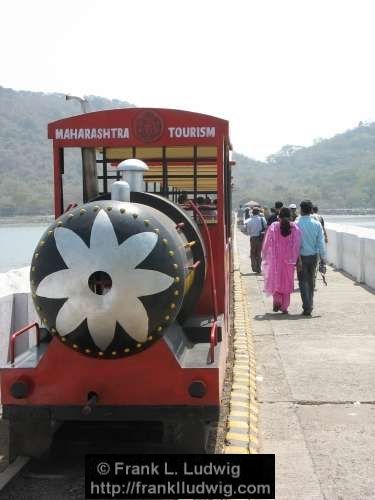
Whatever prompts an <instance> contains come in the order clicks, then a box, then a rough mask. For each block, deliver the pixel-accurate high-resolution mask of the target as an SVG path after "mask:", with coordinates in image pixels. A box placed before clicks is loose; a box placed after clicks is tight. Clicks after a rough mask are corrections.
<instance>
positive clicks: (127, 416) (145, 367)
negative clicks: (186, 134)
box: [1, 159, 220, 454]
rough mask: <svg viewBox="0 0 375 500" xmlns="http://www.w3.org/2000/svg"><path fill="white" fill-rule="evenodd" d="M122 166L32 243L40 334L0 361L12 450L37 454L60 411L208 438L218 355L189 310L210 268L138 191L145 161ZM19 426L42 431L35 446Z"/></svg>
mask: <svg viewBox="0 0 375 500" xmlns="http://www.w3.org/2000/svg"><path fill="white" fill-rule="evenodd" d="M118 169H119V170H120V171H121V175H122V180H120V181H117V182H115V183H114V184H113V186H112V190H111V199H105V200H103V199H102V200H100V199H98V200H96V201H92V202H90V203H86V204H83V205H81V206H77V207H75V208H73V209H71V210H68V211H67V212H65V213H64V214H63V215H61V216H60V217H59V218H58V219H57V220H56V221H55V222H54V223H53V224H52V225H51V226H50V227H49V228H48V229H47V230H46V231H45V233H44V234H43V236H42V238H41V240H40V241H39V243H38V245H37V248H36V250H35V252H34V255H33V259H32V265H31V276H30V280H31V291H32V298H33V302H34V306H35V309H36V311H37V313H38V315H39V317H40V322H41V330H40V339H39V341H38V343H37V345H35V346H34V347H33V348H32V349H31V350H30V351H29V352H28V353H27V355H26V356H23V357H19V358H17V359H16V361H14V359H13V360H11V361H13V363H10V364H9V365H8V366H7V367H5V368H3V369H2V386H1V393H2V404H3V415H4V418H6V419H9V420H10V421H11V424H12V425H13V426H16V427H17V433H18V435H20V433H21V434H22V433H23V438H21V439H19V440H18V445H17V446H18V448H17V453H25V454H37V453H39V452H40V448H41V446H42V447H43V445H41V444H40V443H41V442H42V443H44V446H45V445H46V443H47V442H48V439H49V437H50V436H51V435H52V433H53V428H54V426H55V427H56V422H63V421H67V420H96V421H129V420H130V421H135V420H136V421H138V420H144V421H162V422H163V423H164V424H165V431H166V432H165V435H166V434H167V429H170V428H173V429H174V430H175V431H176V432H175V435H176V436H183V437H184V439H185V444H186V443H190V444H191V445H194V444H196V443H197V442H199V443H201V446H203V447H204V444H203V440H204V437H203V436H204V432H205V424H206V423H207V422H210V421H213V420H215V418H216V417H217V414H218V409H219V406H220V390H219V374H218V370H219V366H218V360H219V359H220V356H216V360H215V361H214V362H213V363H211V362H210V350H211V349H212V338H211V333H212V330H211V329H210V328H209V326H210V325H209V324H205V325H202V324H201V322H199V319H197V318H196V317H194V315H193V309H194V306H195V304H196V303H197V301H198V299H199V296H200V294H201V291H202V287H203V284H204V280H205V275H206V257H205V248H204V243H203V240H202V237H201V235H200V232H199V229H198V228H197V226H196V225H195V223H194V221H193V219H192V217H190V216H189V215H187V213H186V212H185V211H183V210H181V209H180V208H179V207H178V206H177V205H176V204H174V203H172V202H170V201H169V200H167V199H165V198H162V197H160V196H157V195H154V194H149V193H145V192H143V191H142V185H143V179H142V176H143V172H144V171H145V170H147V165H146V164H145V163H143V162H142V161H140V160H134V159H133V160H126V161H124V162H122V163H121V164H120V165H119V166H118ZM206 323H207V321H206ZM208 323H209V321H208ZM219 348H220V346H216V348H215V349H219ZM181 429H182V431H183V430H184V429H185V430H186V429H188V431H187V432H180V431H181ZM38 430H39V431H38ZM27 432H28V433H29V434H30V433H31V434H33V435H34V436H36V435H37V434H38V432H40V435H41V440H39V446H38V447H37V451H36V448H35V446H34V444H35V443H34V444H33V445H32V444H30V443H31V441H30V439H29V438H28V437H27V436H26V433H27ZM45 436H47V439H46V438H45ZM202 449H203V448H202ZM194 451H197V448H196V447H195V448H194ZM198 451H199V449H198Z"/></svg>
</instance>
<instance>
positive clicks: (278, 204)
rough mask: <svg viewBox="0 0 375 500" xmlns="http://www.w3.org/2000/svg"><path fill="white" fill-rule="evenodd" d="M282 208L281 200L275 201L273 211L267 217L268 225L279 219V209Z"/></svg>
mask: <svg viewBox="0 0 375 500" xmlns="http://www.w3.org/2000/svg"><path fill="white" fill-rule="evenodd" d="M282 208H283V202H282V201H277V202H276V203H275V212H274V213H273V214H272V215H271V216H270V217H269V218H268V221H267V225H268V226H270V225H271V224H273V223H274V222H276V221H277V220H278V219H279V213H280V210H281V209H282Z"/></svg>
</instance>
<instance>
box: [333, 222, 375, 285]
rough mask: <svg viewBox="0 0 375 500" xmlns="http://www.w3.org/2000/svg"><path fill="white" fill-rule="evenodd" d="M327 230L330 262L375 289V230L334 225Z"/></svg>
mask: <svg viewBox="0 0 375 500" xmlns="http://www.w3.org/2000/svg"><path fill="white" fill-rule="evenodd" d="M326 229H327V234H328V245H327V260H328V262H329V263H330V264H332V265H334V266H335V267H336V268H337V269H340V270H343V271H345V272H347V273H348V274H350V276H352V277H353V278H354V279H355V280H356V281H358V282H359V283H366V284H367V285H369V286H370V287H372V288H375V230H374V229H369V228H365V227H357V226H350V225H345V224H333V223H328V224H326Z"/></svg>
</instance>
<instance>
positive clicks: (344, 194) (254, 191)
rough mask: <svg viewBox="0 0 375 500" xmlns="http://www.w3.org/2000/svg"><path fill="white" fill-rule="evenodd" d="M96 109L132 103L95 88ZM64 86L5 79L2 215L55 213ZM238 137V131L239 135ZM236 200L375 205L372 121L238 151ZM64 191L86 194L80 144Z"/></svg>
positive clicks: (0, 119)
mask: <svg viewBox="0 0 375 500" xmlns="http://www.w3.org/2000/svg"><path fill="white" fill-rule="evenodd" d="M89 101H90V106H91V110H92V111H95V110H100V109H109V108H120V107H128V106H130V104H129V103H127V102H121V101H118V100H109V99H104V98H100V97H94V96H90V98H89ZM80 113H81V110H80V106H79V104H78V103H77V102H76V101H66V100H65V96H64V95H63V94H44V93H41V92H26V91H21V92H16V91H14V90H11V89H6V88H3V87H0V216H1V215H3V216H6V215H20V214H30V215H33V214H50V213H52V211H53V210H52V205H53V201H52V190H53V189H52V154H51V151H52V148H51V141H49V140H48V139H47V124H48V123H49V122H51V121H54V120H58V119H60V118H64V117H66V116H72V115H75V114H80ZM234 139H235V138H234ZM234 156H235V160H236V161H237V165H236V166H235V167H233V180H234V191H233V197H234V200H233V201H234V206H236V205H237V204H239V203H243V202H246V201H248V200H250V199H254V200H257V201H259V202H260V203H262V204H264V205H269V206H270V205H273V203H274V202H275V200H279V199H280V200H282V201H284V202H285V203H293V202H294V203H298V201H300V200H301V199H302V198H310V199H312V200H313V201H315V202H316V203H318V204H319V205H320V207H321V208H336V207H337V208H340V207H345V208H357V207H362V208H366V207H372V208H374V207H375V168H374V167H375V124H360V125H359V126H358V127H357V128H355V129H353V130H349V131H347V132H345V133H343V134H339V135H336V136H335V137H333V138H331V139H326V140H319V141H316V142H315V144H314V145H313V146H311V147H307V148H303V147H299V146H293V145H287V146H284V147H283V148H282V149H281V151H279V152H278V153H276V154H274V155H271V156H269V157H268V158H267V161H266V162H260V161H255V160H252V159H250V158H248V157H246V156H244V155H241V154H235V155H234ZM66 163H68V164H69V169H66V174H65V175H64V192H65V199H66V201H67V202H68V201H69V200H79V199H80V198H81V180H80V177H81V171H80V152H79V151H78V150H72V151H69V152H67V157H66Z"/></svg>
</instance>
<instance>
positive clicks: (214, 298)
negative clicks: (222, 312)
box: [189, 200, 218, 321]
mask: <svg viewBox="0 0 375 500" xmlns="http://www.w3.org/2000/svg"><path fill="white" fill-rule="evenodd" d="M189 204H190V206H191V208H192V209H193V211H194V212H195V213H196V214H197V216H198V217H199V219H200V220H201V222H202V225H203V228H204V232H205V235H206V238H207V242H208V255H209V262H210V272H211V295H212V302H213V306H214V319H215V321H216V320H217V315H218V307H217V295H216V280H215V270H214V256H213V253H212V243H211V235H210V231H209V229H208V225H207V222H206V221H205V219H204V217H203V215H202V212H201V211H200V210H199V208H198V207H197V206H196V205H195V203H193V202H192V201H191V200H189Z"/></svg>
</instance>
